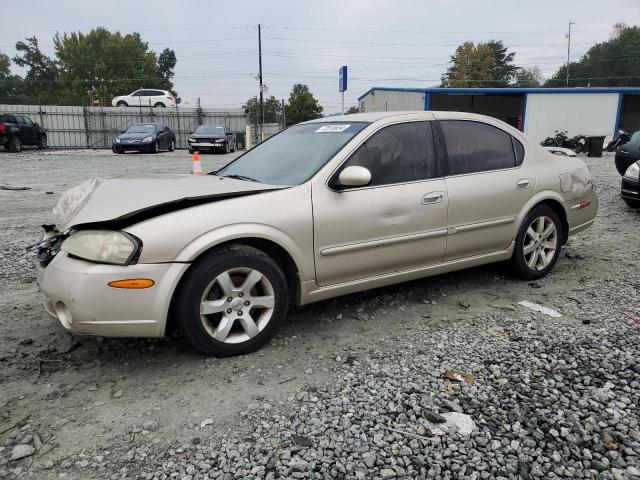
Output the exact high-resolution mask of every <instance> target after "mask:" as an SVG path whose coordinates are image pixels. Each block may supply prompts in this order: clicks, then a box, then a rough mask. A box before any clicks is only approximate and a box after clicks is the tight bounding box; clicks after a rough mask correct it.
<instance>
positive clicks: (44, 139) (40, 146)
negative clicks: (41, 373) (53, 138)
mask: <svg viewBox="0 0 640 480" xmlns="http://www.w3.org/2000/svg"><path fill="white" fill-rule="evenodd" d="M45 148H47V137H45V136H44V135H42V136H40V139H39V140H38V149H39V150H44V149H45Z"/></svg>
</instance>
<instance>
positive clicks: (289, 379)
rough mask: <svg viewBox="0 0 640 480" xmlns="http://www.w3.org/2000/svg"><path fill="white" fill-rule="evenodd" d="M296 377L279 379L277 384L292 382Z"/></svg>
mask: <svg viewBox="0 0 640 480" xmlns="http://www.w3.org/2000/svg"><path fill="white" fill-rule="evenodd" d="M297 379H298V377H291V378H287V379H286V380H281V381H280V382H278V385H282V384H283V383H289V382H293V381H294V380H297Z"/></svg>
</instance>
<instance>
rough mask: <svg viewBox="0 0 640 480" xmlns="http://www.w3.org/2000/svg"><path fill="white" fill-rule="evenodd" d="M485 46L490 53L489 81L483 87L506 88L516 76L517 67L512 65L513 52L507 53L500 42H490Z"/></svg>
mask: <svg viewBox="0 0 640 480" xmlns="http://www.w3.org/2000/svg"><path fill="white" fill-rule="evenodd" d="M481 45H486V46H487V47H488V48H489V50H490V51H491V79H490V81H489V82H488V83H485V84H484V86H487V87H506V86H508V85H509V84H511V82H512V81H513V79H514V78H515V76H516V73H517V72H518V67H517V66H515V65H514V64H513V57H515V55H516V54H515V52H511V53H508V52H507V47H506V46H505V44H504V43H503V42H502V40H491V41H489V42H487V43H484V44H481Z"/></svg>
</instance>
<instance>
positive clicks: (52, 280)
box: [38, 251, 189, 337]
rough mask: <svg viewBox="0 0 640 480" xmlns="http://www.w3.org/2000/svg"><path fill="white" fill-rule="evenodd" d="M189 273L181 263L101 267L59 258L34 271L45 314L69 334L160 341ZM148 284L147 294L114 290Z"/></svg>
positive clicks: (59, 255)
mask: <svg viewBox="0 0 640 480" xmlns="http://www.w3.org/2000/svg"><path fill="white" fill-rule="evenodd" d="M188 267H189V264H185V263H161V264H138V265H129V266H118V265H101V264H96V263H91V262H86V261H84V260H78V259H74V258H71V257H69V256H68V255H67V254H66V253H65V252H64V251H62V252H60V253H59V254H58V255H56V257H55V258H54V259H53V260H52V261H51V263H49V265H47V266H46V267H44V268H43V267H42V266H38V287H39V288H40V290H41V292H42V293H43V294H44V296H45V301H44V305H45V308H46V310H47V312H48V313H49V314H51V315H52V316H53V317H55V318H57V319H58V320H59V321H60V323H61V324H62V326H63V327H64V328H65V329H67V330H69V331H70V332H73V333H78V334H83V335H101V336H109V337H160V336H163V335H164V331H165V326H166V321H167V315H168V312H169V305H170V303H171V298H172V296H173V292H174V290H175V287H176V286H177V284H178V281H179V280H180V278H181V276H182V274H183V273H184V272H185V271H186V269H187V268H188ZM128 278H150V279H151V280H153V281H154V282H155V285H154V286H153V287H150V288H145V289H138V290H130V289H122V288H112V287H109V286H108V285H107V284H108V283H109V282H111V281H113V280H122V279H128Z"/></svg>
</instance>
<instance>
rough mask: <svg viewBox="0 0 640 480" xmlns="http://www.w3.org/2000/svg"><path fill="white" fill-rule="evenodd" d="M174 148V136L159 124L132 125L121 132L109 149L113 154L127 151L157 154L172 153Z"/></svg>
mask: <svg viewBox="0 0 640 480" xmlns="http://www.w3.org/2000/svg"><path fill="white" fill-rule="evenodd" d="M175 147H176V136H175V134H174V133H173V132H172V131H171V130H170V129H169V128H168V127H165V126H164V125H161V124H160V123H134V124H133V125H131V126H130V127H129V128H127V129H126V130H125V131H124V132H122V133H121V134H120V135H119V136H118V138H116V141H115V142H113V146H112V147H111V148H112V150H113V153H124V152H127V151H138V152H150V153H158V152H159V151H160V150H168V151H170V152H173V150H174V149H175Z"/></svg>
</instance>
